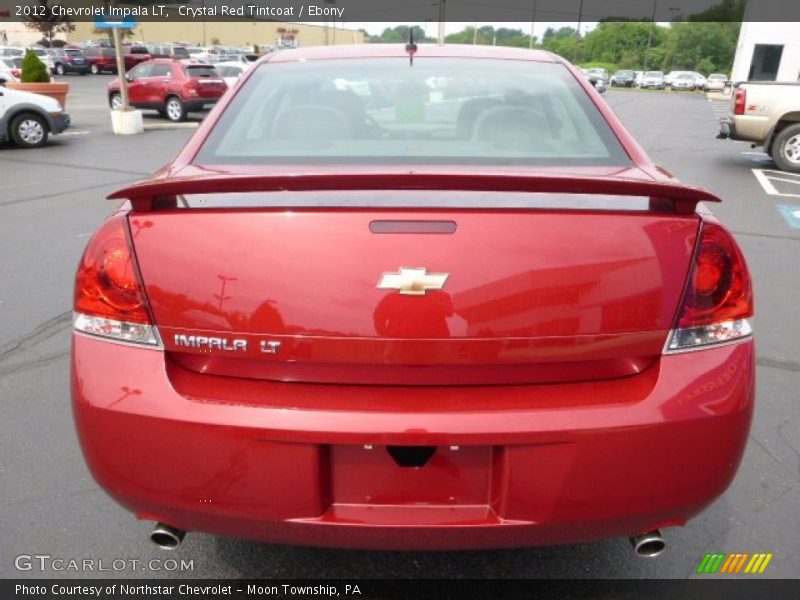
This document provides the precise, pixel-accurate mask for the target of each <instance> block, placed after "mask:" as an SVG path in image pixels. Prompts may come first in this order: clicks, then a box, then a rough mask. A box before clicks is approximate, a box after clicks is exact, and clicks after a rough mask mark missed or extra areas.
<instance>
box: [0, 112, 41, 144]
mask: <svg viewBox="0 0 800 600" xmlns="http://www.w3.org/2000/svg"><path fill="white" fill-rule="evenodd" d="M9 133H10V134H11V141H12V142H14V144H15V145H17V146H19V147H20V148H38V147H39V146H44V145H45V144H46V143H47V134H48V130H47V122H46V121H45V120H44V117H40V116H39V115H34V114H31V113H26V114H23V115H19V116H17V117H15V118H14V119H13V120H12V121H11V129H10V131H9Z"/></svg>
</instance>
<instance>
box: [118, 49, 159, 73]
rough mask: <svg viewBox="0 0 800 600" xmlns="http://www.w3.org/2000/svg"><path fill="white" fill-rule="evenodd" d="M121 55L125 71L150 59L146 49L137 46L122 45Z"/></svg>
mask: <svg viewBox="0 0 800 600" xmlns="http://www.w3.org/2000/svg"><path fill="white" fill-rule="evenodd" d="M122 55H123V56H122V57H123V59H124V60H125V70H126V71H130V70H132V69H133V68H134V67H136V66H137V65H140V64H142V63H144V62H147V61H148V60H151V59H152V57H151V56H150V53H149V52H148V51H147V47H146V46H142V45H139V44H123V46H122Z"/></svg>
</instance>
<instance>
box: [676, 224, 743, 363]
mask: <svg viewBox="0 0 800 600" xmlns="http://www.w3.org/2000/svg"><path fill="white" fill-rule="evenodd" d="M752 316H753V291H752V286H751V284H750V274H749V273H748V271H747V264H746V263H745V260H744V256H742V252H741V250H739V247H738V246H737V245H736V242H735V241H734V240H733V238H732V237H731V235H730V234H729V233H728V232H727V231H725V229H723V228H722V227H721V226H719V225H716V224H714V223H703V224H702V228H701V231H700V240H699V243H698V245H697V250H696V252H695V257H694V262H693V263H692V268H691V271H690V273H689V282H688V284H687V286H686V291H685V292H684V295H683V301H682V303H681V308H680V310H679V311H678V315H677V318H676V320H675V327H674V328H673V330H672V331H671V332H670V336H669V340H668V342H667V347H666V351H667V352H681V351H685V350H692V349H697V348H701V347H704V346H709V345H713V344H721V343H725V342H731V341H735V340H738V339H742V338H746V337H748V336H750V335H751V334H752V329H751V327H750V321H749V318H750V317H752Z"/></svg>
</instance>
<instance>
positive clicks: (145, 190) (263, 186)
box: [108, 171, 721, 214]
mask: <svg viewBox="0 0 800 600" xmlns="http://www.w3.org/2000/svg"><path fill="white" fill-rule="evenodd" d="M349 190H354V191H356V190H357V191H369V190H432V191H436V190H441V191H464V192H532V193H533V192H535V193H562V194H603V195H611V196H638V197H646V198H650V199H651V201H658V202H659V203H660V204H659V206H661V205H663V203H664V202H666V203H670V204H671V210H672V212H676V213H679V214H691V213H693V212H694V210H695V206H696V205H697V203H698V202H721V200H720V199H719V198H718V197H717V196H715V195H714V194H711V193H710V192H707V191H706V190H703V189H701V188H696V187H691V186H686V185H682V184H679V183H672V182H666V181H651V180H642V179H632V178H624V177H590V176H577V177H575V176H563V175H537V174H528V175H505V174H494V173H492V174H461V173H426V172H413V171H411V172H388V173H359V174H353V173H312V174H307V173H301V174H294V175H272V174H260V175H230V174H210V175H195V176H191V177H173V178H163V179H148V180H146V181H142V182H139V183H135V184H133V185H131V186H129V187H126V188H123V189H121V190H118V191H116V192H114V193H113V194H111V195H110V196H108V199H109V200H118V199H127V200H130V202H131V205H132V207H133V210H134V211H136V212H148V211H152V210H156V209H157V208H158V207H159V206H171V205H173V206H174V202H170V201H171V200H172V201H174V199H175V198H176V197H177V196H181V195H189V194H222V193H226V194H230V193H242V192H312V191H349Z"/></svg>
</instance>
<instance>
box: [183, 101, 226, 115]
mask: <svg viewBox="0 0 800 600" xmlns="http://www.w3.org/2000/svg"><path fill="white" fill-rule="evenodd" d="M217 102H219V98H194V99H191V100H184V101H183V106H184V108H185V109H186V111H187V112H198V111H201V110H204V109H205V108H208V107H211V106H214V105H215V104H216V103H217Z"/></svg>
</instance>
